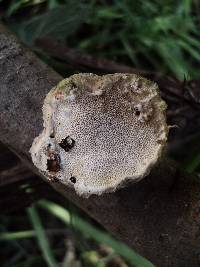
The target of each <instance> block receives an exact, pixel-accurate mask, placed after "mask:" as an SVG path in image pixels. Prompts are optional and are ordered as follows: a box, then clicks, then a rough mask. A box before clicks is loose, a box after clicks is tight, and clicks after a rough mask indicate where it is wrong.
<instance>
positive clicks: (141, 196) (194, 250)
mask: <svg viewBox="0 0 200 267" xmlns="http://www.w3.org/2000/svg"><path fill="white" fill-rule="evenodd" d="M60 80H61V77H60V76H59V75H58V74H57V73H55V72H54V71H53V70H51V69H50V68H49V67H48V66H47V65H45V64H44V63H43V62H41V61H40V60H39V59H37V57H36V56H35V55H33V54H32V53H31V52H30V51H29V50H28V49H26V48H24V47H23V45H21V44H20V43H19V41H18V40H17V39H16V38H15V37H13V35H12V34H10V33H9V32H8V31H7V30H6V29H5V28H4V27H3V26H0V140H1V141H2V142H3V143H4V144H6V145H8V146H9V147H10V148H11V149H12V150H13V151H15V153H17V154H18V156H20V157H21V158H22V159H23V160H24V161H26V163H27V164H28V165H29V167H30V168H32V170H34V171H36V170H35V169H34V167H33V165H32V163H31V160H30V154H29V149H30V146H31V143H32V141H33V139H34V137H35V136H37V135H38V134H39V133H40V132H41V130H42V110H41V108H42V104H43V100H44V98H45V96H46V94H47V92H48V91H49V90H50V89H51V88H52V87H53V86H54V85H55V84H57V82H58V81H60ZM52 185H53V187H54V188H56V190H58V191H59V192H61V193H62V194H63V195H64V196H65V197H66V198H68V199H69V200H71V201H73V202H74V203H75V204H76V205H78V206H79V207H80V208H82V209H84V210H85V211H86V212H87V213H88V214H90V215H91V216H92V217H93V218H95V219H96V220H97V221H98V222H100V223H101V224H102V225H103V226H104V227H105V228H106V229H108V230H109V231H110V232H111V233H113V234H114V235H115V236H116V237H117V238H119V239H121V240H123V241H124V242H126V243H127V244H129V245H130V246H131V247H133V248H134V249H135V250H136V251H138V252H139V253H141V254H142V255H144V256H145V257H147V258H148V259H149V260H151V261H152V262H153V263H154V264H155V265H156V266H158V267H169V266H170V267H188V266H192V267H198V266H200V192H199V191H200V182H199V177H196V176H193V175H192V176H191V175H186V174H183V173H181V172H179V171H178V170H177V168H176V166H174V165H173V164H172V163H171V162H162V163H161V164H160V166H158V167H157V168H155V169H154V170H153V171H152V172H151V175H149V176H148V177H147V178H146V179H144V180H143V181H141V182H139V183H137V184H133V185H132V186H130V187H128V188H124V189H121V190H120V191H117V192H116V193H112V194H106V195H104V196H101V197H97V196H93V197H90V198H89V199H82V198H80V197H78V196H77V195H76V194H75V192H74V191H73V189H69V188H63V186H62V185H61V184H58V183H56V182H54V183H52ZM12 194H14V192H13V193H12Z"/></svg>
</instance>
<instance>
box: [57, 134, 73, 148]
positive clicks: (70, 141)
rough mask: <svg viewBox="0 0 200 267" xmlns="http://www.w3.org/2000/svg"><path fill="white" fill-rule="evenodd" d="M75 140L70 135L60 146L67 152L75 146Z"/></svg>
mask: <svg viewBox="0 0 200 267" xmlns="http://www.w3.org/2000/svg"><path fill="white" fill-rule="evenodd" d="M74 144H75V141H74V139H72V138H71V137H70V136H67V137H66V138H65V139H62V141H61V142H60V143H59V146H60V147H62V148H63V149H64V150H65V151H66V152H68V151H69V150H70V149H72V148H73V147H74Z"/></svg>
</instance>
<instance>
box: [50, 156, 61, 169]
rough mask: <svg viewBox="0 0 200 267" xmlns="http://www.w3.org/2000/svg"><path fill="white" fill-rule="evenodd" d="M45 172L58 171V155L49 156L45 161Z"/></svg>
mask: <svg viewBox="0 0 200 267" xmlns="http://www.w3.org/2000/svg"><path fill="white" fill-rule="evenodd" d="M47 170H48V171H50V172H58V171H59V170H60V159H59V156H58V155H55V154H54V155H51V157H50V159H47Z"/></svg>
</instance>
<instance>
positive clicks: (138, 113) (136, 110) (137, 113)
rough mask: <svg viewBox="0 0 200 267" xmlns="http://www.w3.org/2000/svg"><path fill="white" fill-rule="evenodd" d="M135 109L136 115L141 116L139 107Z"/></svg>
mask: <svg viewBox="0 0 200 267" xmlns="http://www.w3.org/2000/svg"><path fill="white" fill-rule="evenodd" d="M134 111H135V115H136V116H140V111H139V109H138V108H137V107H136V108H134Z"/></svg>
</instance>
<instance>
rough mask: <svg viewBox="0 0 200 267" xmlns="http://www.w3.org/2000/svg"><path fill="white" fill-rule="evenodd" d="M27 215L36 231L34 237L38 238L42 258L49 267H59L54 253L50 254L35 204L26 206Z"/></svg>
mask: <svg viewBox="0 0 200 267" xmlns="http://www.w3.org/2000/svg"><path fill="white" fill-rule="evenodd" d="M28 215H29V218H30V220H31V223H32V225H33V228H34V229H35V232H36V238H37V240H38V244H39V247H40V249H41V251H42V254H43V256H44V259H45V261H46V263H47V265H48V266H49V267H59V265H58V264H57V262H56V260H55V258H54V255H53V254H52V251H51V248H50V246H49V242H48V239H47V237H46V235H45V232H44V229H43V226H42V223H41V221H40V218H39V215H38V212H37V209H36V207H35V206H33V207H31V208H28Z"/></svg>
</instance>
